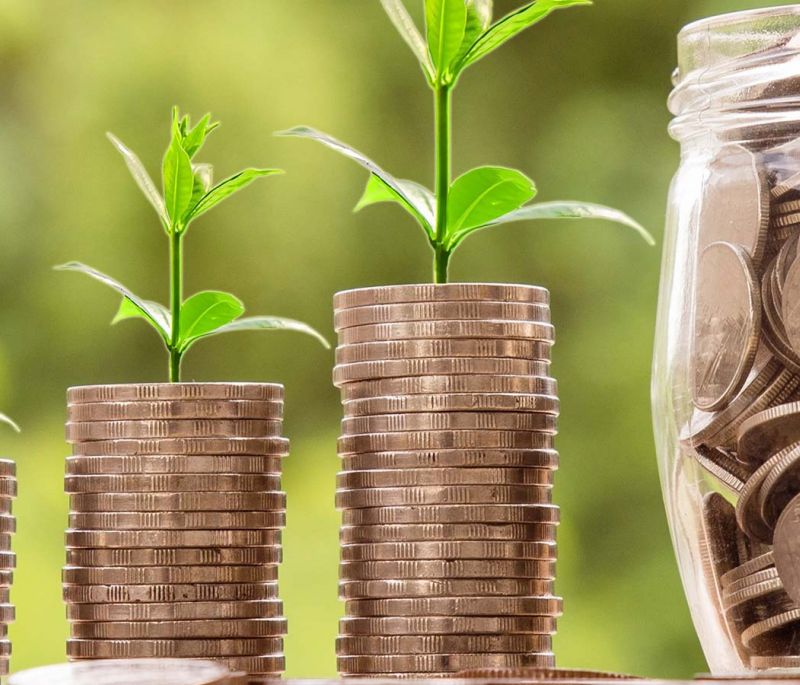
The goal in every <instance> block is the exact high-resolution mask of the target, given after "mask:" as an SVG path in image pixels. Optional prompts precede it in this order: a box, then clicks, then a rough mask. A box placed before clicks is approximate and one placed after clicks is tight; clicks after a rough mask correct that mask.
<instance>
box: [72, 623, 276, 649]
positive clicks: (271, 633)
mask: <svg viewBox="0 0 800 685" xmlns="http://www.w3.org/2000/svg"><path fill="white" fill-rule="evenodd" d="M284 624H285V621H284V620H283V619H280V618H279V619H270V618H238V619H216V620H215V619H204V620H199V621H108V622H105V621H103V622H98V621H87V622H77V623H72V624H71V625H70V635H71V637H73V638H85V639H89V640H142V639H148V640H186V639H192V640H196V639H200V638H208V639H210V638H214V639H218V638H224V639H230V640H237V639H242V638H250V637H270V638H272V637H275V636H277V635H283V634H284V631H283V625H284ZM282 649H283V644H282V642H279V641H278V639H276V640H275V643H274V645H273V647H272V648H271V651H277V652H279V651H281V650H282Z"/></svg>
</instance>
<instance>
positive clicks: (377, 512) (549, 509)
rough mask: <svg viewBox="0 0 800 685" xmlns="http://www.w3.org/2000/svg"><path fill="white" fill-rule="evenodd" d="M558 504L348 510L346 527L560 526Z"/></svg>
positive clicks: (343, 514)
mask: <svg viewBox="0 0 800 685" xmlns="http://www.w3.org/2000/svg"><path fill="white" fill-rule="evenodd" d="M558 520H559V508H558V506H556V505H555V504H478V505H469V504H456V505H439V506H429V505H421V506H420V505H408V506H397V507H373V508H370V509H345V510H344V511H343V512H342V524H343V525H345V526H365V525H372V526H377V525H387V524H388V525H391V524H404V523H557V522H558Z"/></svg>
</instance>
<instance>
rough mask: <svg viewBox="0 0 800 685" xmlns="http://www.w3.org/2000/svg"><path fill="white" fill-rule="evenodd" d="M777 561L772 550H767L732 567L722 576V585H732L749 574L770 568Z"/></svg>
mask: <svg viewBox="0 0 800 685" xmlns="http://www.w3.org/2000/svg"><path fill="white" fill-rule="evenodd" d="M774 563H775V557H774V556H773V554H772V550H770V551H769V552H765V553H764V554H761V555H759V556H757V557H755V558H753V559H751V560H749V561H746V562H744V563H743V564H741V565H740V566H737V567H736V568H733V569H731V570H730V571H728V572H727V573H725V574H724V575H723V576H722V587H726V586H729V585H731V584H732V583H734V582H736V581H739V580H742V579H744V578H746V577H747V576H749V575H751V574H753V573H756V572H758V571H761V570H763V569H765V568H769V567H770V566H772V565H773V564H774Z"/></svg>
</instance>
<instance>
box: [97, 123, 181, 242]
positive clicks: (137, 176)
mask: <svg viewBox="0 0 800 685" xmlns="http://www.w3.org/2000/svg"><path fill="white" fill-rule="evenodd" d="M106 136H107V137H108V139H109V140H110V141H111V144H112V145H113V146H114V147H115V148H117V150H118V151H119V153H120V154H121V155H122V157H123V159H124V160H125V164H126V165H127V166H128V171H130V172H131V176H133V180H134V181H136V185H138V186H139V190H141V191H142V193H144V196H145V197H146V198H147V200H148V201H149V202H150V204H151V205H153V209H155V210H156V213H157V214H158V218H159V219H161V221H162V222H163V223H164V225H165V226H166V225H167V224H168V223H169V217H168V216H167V208H166V206H165V205H164V198H162V197H161V193H159V192H158V190H157V189H156V184H155V183H153V179H152V178H150V174H148V173H147V169H145V168H144V164H142V162H141V160H140V159H139V158H138V157H137V156H136V154H135V153H134V152H133V151H132V150H131V149H129V148H128V147H126V146H125V144H124V143H123V142H122V141H121V140H120V139H119V138H117V137H116V136H115V135H114V134H113V133H106Z"/></svg>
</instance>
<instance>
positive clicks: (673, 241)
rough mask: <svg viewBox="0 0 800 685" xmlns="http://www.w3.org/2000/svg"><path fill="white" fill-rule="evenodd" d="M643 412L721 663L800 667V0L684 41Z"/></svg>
mask: <svg viewBox="0 0 800 685" xmlns="http://www.w3.org/2000/svg"><path fill="white" fill-rule="evenodd" d="M678 43H679V60H678V61H679V67H678V69H677V71H676V73H675V77H674V84H675V90H674V91H673V93H672V95H671V97H670V109H671V111H672V113H673V114H674V115H675V119H674V121H673V123H672V125H671V128H670V133H671V134H672V136H673V137H674V138H675V139H676V140H678V141H679V142H680V144H681V165H680V168H679V170H678V172H677V174H676V176H675V178H674V179H673V182H672V186H671V189H670V199H669V208H668V218H667V231H666V236H665V246H664V260H663V265H662V283H661V293H660V301H659V321H658V330H657V340H656V351H655V360H654V364H653V389H652V390H653V415H654V426H655V434H656V442H657V447H658V458H659V466H660V473H661V480H662V485H663V490H664V500H665V504H666V510H667V516H668V519H669V524H670V530H671V533H672V538H673V543H674V546H675V550H676V555H677V558H678V565H679V567H680V573H681V576H682V579H683V584H684V588H685V591H686V596H687V599H688V602H689V605H690V608H691V612H692V617H693V620H694V623H695V627H696V629H697V633H698V635H699V637H700V641H701V642H702V645H703V649H704V651H705V654H706V658H707V660H708V663H709V666H710V668H711V670H712V672H713V673H714V674H717V675H725V674H733V673H741V672H749V671H759V670H763V669H773V668H791V669H797V670H798V672H800V402H798V400H800V251H798V236H800V5H791V6H784V7H780V8H776V9H770V10H759V11H753V12H741V13H736V14H730V15H725V16H721V17H716V18H712V19H708V20H705V21H701V22H697V23H695V24H691V25H690V26H688V27H686V28H685V29H684V30H683V31H682V32H681V33H680V36H679V39H678Z"/></svg>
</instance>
